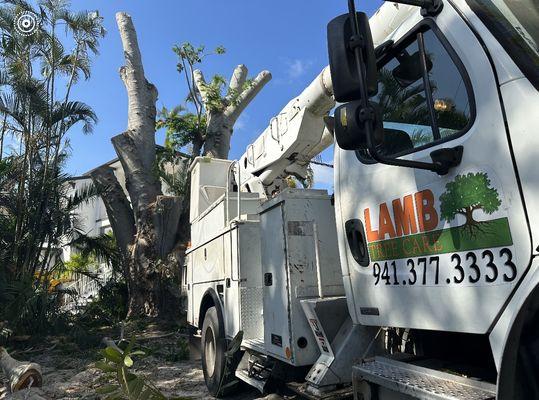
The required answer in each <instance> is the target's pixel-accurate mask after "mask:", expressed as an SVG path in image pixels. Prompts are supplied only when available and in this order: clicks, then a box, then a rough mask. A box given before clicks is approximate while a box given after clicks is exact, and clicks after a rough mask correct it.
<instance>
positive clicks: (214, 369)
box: [200, 307, 227, 397]
mask: <svg viewBox="0 0 539 400" xmlns="http://www.w3.org/2000/svg"><path fill="white" fill-rule="evenodd" d="M200 347H201V353H202V371H203V372H204V380H205V381H206V387H207V388H208V391H209V392H210V394H211V395H212V396H215V397H219V396H222V395H223V393H222V391H221V385H224V384H225V383H226V382H225V379H224V378H225V377H224V374H225V364H226V358H225V351H226V349H227V345H226V338H225V331H224V326H221V325H220V324H219V318H218V315H217V309H216V308H215V307H210V308H209V309H208V311H206V315H205V316H204V323H203V324H202V337H201V343H200Z"/></svg>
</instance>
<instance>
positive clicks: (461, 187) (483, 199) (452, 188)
mask: <svg viewBox="0 0 539 400" xmlns="http://www.w3.org/2000/svg"><path fill="white" fill-rule="evenodd" d="M445 188H446V191H445V193H443V194H442V195H441V196H440V203H441V204H440V212H441V217H442V218H443V219H445V220H446V221H447V222H450V221H451V220H453V219H454V218H455V216H456V215H457V214H461V215H464V216H465V217H466V222H465V224H464V226H465V227H466V228H468V230H469V232H470V233H473V232H474V231H475V230H476V229H479V230H481V229H480V228H479V224H480V223H481V222H480V221H476V220H475V219H474V218H473V212H474V211H475V210H479V209H481V210H483V212H485V213H487V214H492V213H493V212H495V211H496V210H498V208H499V207H500V205H501V204H502V202H501V200H500V198H499V196H498V191H497V190H496V189H494V188H492V187H491V186H490V179H488V176H487V174H486V173H484V172H478V173H471V172H470V173H468V174H465V175H457V176H456V177H455V180H454V181H453V182H449V183H448V184H446V185H445Z"/></svg>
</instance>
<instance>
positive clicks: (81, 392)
mask: <svg viewBox="0 0 539 400" xmlns="http://www.w3.org/2000/svg"><path fill="white" fill-rule="evenodd" d="M179 340H182V335H181V334H179V333H172V334H171V333H163V332H160V331H156V330H150V331H146V332H143V333H142V334H140V335H138V336H137V344H138V345H139V346H140V347H141V348H142V349H143V350H145V351H147V352H148V354H149V355H147V356H145V357H143V358H141V359H138V360H135V366H134V371H133V372H135V373H136V374H140V375H143V376H145V377H146V378H148V379H149V380H151V381H152V382H153V383H154V384H155V385H156V386H157V388H159V389H160V390H161V391H162V393H163V394H164V395H165V396H167V397H168V398H172V399H173V398H183V399H212V397H211V396H209V394H208V392H207V390H206V387H205V384H204V377H203V374H202V370H201V369H200V360H199V359H197V358H198V353H197V352H196V351H194V350H193V348H192V347H191V351H190V355H191V357H190V359H189V360H183V361H182V360H180V361H171V359H172V360H174V359H175V358H177V354H176V353H174V351H175V349H176V343H178V341H179ZM57 341H58V339H56V338H51V339H50V340H48V342H49V343H48V344H49V345H50V346H48V347H43V348H34V349H29V351H28V350H26V351H24V350H22V351H15V352H13V353H12V355H13V356H14V357H15V358H17V359H19V360H31V361H33V362H37V363H39V364H40V365H41V366H42V369H43V380H44V384H43V387H42V388H41V389H38V390H35V389H32V390H23V391H20V392H17V393H16V394H9V393H8V392H7V388H6V387H5V386H2V382H5V381H6V380H5V376H3V374H2V373H0V400H8V399H13V400H15V399H16V400H20V399H25V400H41V399H47V400H74V399H85V400H94V399H96V400H97V399H100V398H101V397H100V396H99V395H97V394H96V392H95V389H96V388H98V387H100V386H102V385H104V384H106V382H107V379H106V377H105V374H104V373H102V372H101V371H100V370H98V369H96V368H95V361H97V360H99V359H100V356H99V353H98V351H99V349H98V348H96V349H90V350H86V351H80V350H79V349H77V348H76V347H75V346H73V345H72V346H73V348H72V349H71V350H70V349H69V346H65V344H64V345H63V346H59V345H58V344H56V345H55V342H57ZM51 343H52V344H51ZM257 398H260V394H259V393H258V392H257V391H254V390H251V389H249V388H244V389H242V390H241V391H240V392H239V393H238V394H236V395H234V396H232V397H230V400H253V399H257Z"/></svg>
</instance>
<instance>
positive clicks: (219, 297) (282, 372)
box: [186, 0, 539, 400]
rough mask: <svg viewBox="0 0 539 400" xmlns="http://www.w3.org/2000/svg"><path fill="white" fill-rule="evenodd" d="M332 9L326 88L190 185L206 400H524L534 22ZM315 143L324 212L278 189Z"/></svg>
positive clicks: (533, 362) (536, 302)
mask: <svg viewBox="0 0 539 400" xmlns="http://www.w3.org/2000/svg"><path fill="white" fill-rule="evenodd" d="M349 3H350V6H349V7H350V9H349V13H347V14H343V15H341V16H340V17H337V18H335V19H334V20H333V21H331V22H330V24H329V25H328V46H329V64H330V65H329V68H326V69H325V70H324V71H322V72H321V73H320V75H319V76H318V77H317V78H316V79H315V80H314V81H313V83H311V84H310V85H309V86H308V87H307V88H306V89H305V90H304V91H303V92H302V93H301V94H300V95H299V96H298V97H297V98H294V99H292V100H291V101H290V102H289V103H288V104H287V105H286V106H285V107H284V108H283V110H281V112H279V113H278V114H277V115H276V116H275V117H274V118H272V120H271V121H269V125H268V128H267V129H266V130H265V131H264V132H263V133H262V135H260V137H259V138H257V139H256V140H255V142H253V144H251V145H249V146H248V147H247V149H246V152H245V154H244V155H243V156H242V157H241V158H240V159H239V161H231V160H216V159H205V158H197V159H196V160H195V162H194V164H193V166H192V169H191V181H192V188H191V213H192V214H191V234H192V246H191V248H190V250H189V252H188V261H187V268H186V274H187V276H186V282H187V288H188V298H189V302H188V303H189V305H188V321H189V322H190V323H191V324H192V325H193V326H194V327H195V328H196V329H197V330H198V331H199V332H200V336H201V341H202V342H201V343H202V365H203V369H204V376H205V379H206V383H207V385H208V388H209V390H210V392H211V393H212V394H213V395H215V396H223V395H225V394H226V393H228V392H229V390H230V389H231V388H232V387H233V386H234V383H235V381H237V380H242V381H244V382H247V383H248V384H250V385H252V386H255V387H257V388H258V389H260V391H261V392H264V391H266V390H268V388H269V387H272V385H269V383H270V382H271V381H275V380H277V381H280V382H282V383H284V384H286V386H287V387H288V388H289V389H291V390H293V391H295V392H296V393H299V394H301V395H302V396H304V397H306V398H310V399H326V398H342V397H345V396H347V395H354V396H356V398H358V399H360V398H362V399H380V400H383V399H410V398H421V399H472V398H473V399H492V398H498V399H519V400H520V399H522V400H524V399H532V398H539V379H538V376H537V372H536V371H537V369H538V368H539V260H538V257H537V255H538V253H539V202H538V201H537V196H539V189H538V188H539V185H538V184H539V181H538V180H539V178H538V177H537V173H536V171H537V168H536V166H535V161H536V159H537V156H539V152H538V150H537V149H538V148H539V136H538V135H536V134H535V130H536V129H537V126H539V113H538V112H536V111H537V110H539V96H538V93H537V90H538V88H539V50H538V43H539V30H538V27H539V10H538V8H537V5H536V4H535V3H534V1H533V0H523V1H520V2H515V1H512V0H406V1H404V0H403V1H402V2H397V3H390V2H387V3H385V4H384V5H383V6H382V7H381V8H380V9H379V10H378V11H377V12H376V13H375V14H374V15H373V16H372V17H371V18H370V20H368V19H367V17H366V16H365V15H364V14H362V13H357V12H356V11H355V9H354V7H353V6H352V5H353V2H349ZM403 3H406V4H403ZM335 105H337V106H338V107H337V108H336V109H335V110H334V113H332V110H333V108H334V107H335ZM332 114H333V115H332ZM333 137H334V139H335V140H334V143H335V145H334V191H335V193H334V196H331V195H328V194H327V193H325V192H323V191H322V192H321V191H314V190H309V189H290V188H286V187H285V185H283V182H285V181H286V179H285V178H286V177H287V176H288V175H294V176H300V177H301V176H303V175H302V174H304V173H305V170H306V165H308V162H309V160H310V159H312V158H313V157H314V156H315V155H316V154H318V153H319V152H321V151H322V150H324V149H325V148H327V147H328V146H329V145H330V144H331V143H333ZM332 396H333V397H332Z"/></svg>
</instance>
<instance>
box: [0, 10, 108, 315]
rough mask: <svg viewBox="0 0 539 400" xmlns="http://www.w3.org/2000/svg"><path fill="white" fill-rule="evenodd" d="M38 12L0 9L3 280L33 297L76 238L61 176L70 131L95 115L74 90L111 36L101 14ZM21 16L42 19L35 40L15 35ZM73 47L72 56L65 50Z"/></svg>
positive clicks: (70, 203)
mask: <svg viewBox="0 0 539 400" xmlns="http://www.w3.org/2000/svg"><path fill="white" fill-rule="evenodd" d="M38 6H39V10H36V9H34V8H33V7H32V5H31V4H29V3H27V2H25V1H22V0H7V1H4V2H3V4H2V6H0V123H1V124H2V125H0V135H1V136H0V172H1V171H5V172H6V174H5V176H2V178H0V235H1V237H0V242H1V243H2V244H5V246H2V249H1V250H0V260H1V261H2V265H0V281H3V282H4V283H5V282H8V283H10V284H13V283H14V282H19V283H21V284H23V285H26V286H28V285H30V287H29V289H28V290H30V291H31V290H38V289H39V287H40V286H46V285H47V279H44V278H45V277H47V276H48V275H49V274H50V273H51V272H52V271H53V270H54V268H55V265H56V264H58V257H57V253H58V249H59V248H60V247H61V246H62V245H63V244H65V242H66V239H65V238H66V237H74V236H76V224H74V223H73V213H74V208H73V207H76V204H77V202H76V201H74V200H73V199H71V198H70V194H69V192H68V189H67V186H66V182H67V180H68V178H69V176H68V175H67V174H65V173H64V172H63V171H64V169H65V163H66V160H67V157H68V132H69V131H70V129H71V128H72V127H73V126H74V125H76V124H82V125H83V132H85V133H88V132H91V130H92V127H93V125H94V124H95V123H96V122H97V116H96V115H95V113H94V112H93V110H92V109H91V107H90V106H88V105H86V104H84V103H82V102H79V101H73V100H72V99H71V92H72V87H73V86H74V85H75V84H76V83H77V82H78V81H79V80H80V79H89V78H90V71H91V69H90V65H91V59H92V57H93V56H94V55H96V54H97V53H98V43H99V39H100V38H101V37H103V36H104V34H105V30H104V29H103V27H102V18H101V17H100V16H99V14H98V13H97V12H79V13H72V12H71V11H70V10H69V3H68V2H67V1H65V0H42V1H40V2H39V3H38ZM21 11H26V12H28V11H30V12H33V13H35V15H37V16H39V18H40V21H39V22H40V23H39V24H38V26H37V30H36V31H35V32H34V34H32V35H31V36H24V35H20V34H18V33H17V32H16V30H15V29H14V22H15V20H16V18H17V15H18V14H19V13H20V12H21ZM68 45H72V46H73V48H72V50H70V51H66V47H67V46H68ZM65 82H67V83H65ZM6 143H9V144H10V148H9V151H8V154H7V155H6V156H4V154H2V153H4V152H5V151H6V147H5V144H6ZM79 198H80V196H79ZM78 235H79V236H80V235H81V233H80V232H79V233H78ZM44 291H45V293H46V292H47V289H46V288H45V289H44ZM0 318H2V316H1V311H0Z"/></svg>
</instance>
